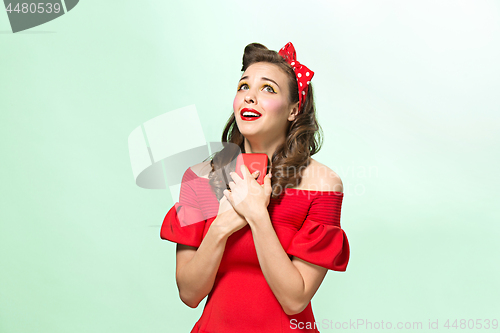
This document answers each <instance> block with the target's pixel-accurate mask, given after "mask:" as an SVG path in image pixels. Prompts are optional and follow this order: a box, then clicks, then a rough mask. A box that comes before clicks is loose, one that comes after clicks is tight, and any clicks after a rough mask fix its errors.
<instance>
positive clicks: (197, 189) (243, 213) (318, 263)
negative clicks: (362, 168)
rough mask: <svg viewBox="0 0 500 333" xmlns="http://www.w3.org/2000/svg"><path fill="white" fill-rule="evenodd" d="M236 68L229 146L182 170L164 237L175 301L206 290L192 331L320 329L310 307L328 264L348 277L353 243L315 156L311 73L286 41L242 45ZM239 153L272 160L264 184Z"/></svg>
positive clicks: (337, 195) (335, 191)
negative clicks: (273, 46)
mask: <svg viewBox="0 0 500 333" xmlns="http://www.w3.org/2000/svg"><path fill="white" fill-rule="evenodd" d="M242 71H243V75H242V77H241V80H240V81H239V82H238V86H237V91H236V97H235V98H234V102H233V109H234V113H233V114H232V115H231V117H230V119H229V120H228V122H227V125H226V128H225V130H224V133H223V135H222V142H224V143H225V148H224V149H222V150H221V151H220V152H218V153H217V154H215V156H214V157H213V158H212V159H211V160H210V161H206V162H202V163H200V164H197V165H195V166H193V167H190V168H188V169H187V170H186V172H185V173H184V176H183V180H182V184H181V193H180V198H179V202H178V203H176V204H175V205H174V207H172V208H171V209H170V211H169V212H168V213H167V215H166V216H165V219H164V221H163V225H162V228H161V232H160V237H161V238H162V239H166V240H170V241H172V242H176V243H178V245H177V252H176V260H177V266H176V280H177V286H178V289H179V295H180V298H181V299H182V301H183V302H184V303H185V304H186V305H188V306H189V307H192V308H195V307H197V306H198V304H199V303H200V302H201V301H202V300H203V299H204V298H205V297H206V296H207V295H208V298H207V302H206V305H205V308H204V310H203V314H202V316H201V318H200V319H199V320H198V322H197V323H196V324H195V326H194V327H193V329H192V331H191V333H194V332H201V333H225V332H231V333H234V332H244V333H248V332H259V333H263V332H273V333H274V332H319V331H318V329H317V328H318V327H319V323H315V319H314V315H313V312H312V308H311V302H310V301H311V299H312V297H313V296H314V294H315V293H316V291H317V290H318V288H319V286H320V285H321V282H322V281H323V279H324V277H325V275H326V273H327V270H328V269H331V270H336V271H345V270H346V267H347V263H348V261H349V244H348V240H347V237H346V235H345V233H344V231H343V230H342V229H341V227H340V210H341V205H342V199H343V187H342V182H341V180H340V178H339V176H338V175H337V174H336V173H335V172H333V171H332V170H331V169H330V168H328V167H327V166H325V165H323V164H321V163H319V162H317V161H315V160H313V159H312V158H311V156H312V155H314V154H315V153H317V152H318V151H319V149H320V147H321V144H318V142H317V140H316V137H315V136H316V135H317V134H319V133H318V131H319V130H320V127H319V125H318V123H317V121H316V115H315V106H314V100H313V91H312V86H311V84H310V81H311V79H312V77H313V75H314V72H313V71H311V70H309V69H308V68H307V67H306V66H304V65H302V64H300V62H298V61H297V59H296V55H295V49H294V47H293V45H292V44H291V43H288V44H287V45H285V47H283V48H282V49H281V50H280V51H279V53H278V52H275V51H272V50H269V49H267V48H266V47H265V46H263V45H261V44H257V43H252V44H249V45H247V46H246V47H245V51H244V55H243V68H242ZM318 136H319V135H318ZM319 139H321V136H319ZM241 152H243V153H265V154H267V156H268V158H269V162H270V167H269V172H268V173H267V174H266V177H265V178H264V184H263V185H260V184H259V183H258V182H257V181H256V180H255V178H256V177H258V172H256V173H254V174H250V172H249V171H248V168H247V167H246V166H243V167H242V169H241V172H242V175H243V177H239V176H238V174H237V173H236V172H234V171H235V161H236V157H237V156H238V154H240V153H241ZM339 304H340V303H339Z"/></svg>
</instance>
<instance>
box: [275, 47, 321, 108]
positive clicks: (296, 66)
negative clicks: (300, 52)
mask: <svg viewBox="0 0 500 333" xmlns="http://www.w3.org/2000/svg"><path fill="white" fill-rule="evenodd" d="M278 53H279V55H280V56H282V57H283V58H285V60H286V62H287V63H289V64H290V65H291V66H292V68H293V71H294V72H295V77H296V78H297V86H298V88H299V111H300V110H302V106H303V105H304V102H305V100H306V96H307V90H308V89H309V83H311V79H312V77H313V75H314V72H313V71H312V70H310V69H309V68H307V67H306V66H305V65H302V64H301V63H300V62H298V61H297V56H296V54H295V48H294V47H293V44H292V43H291V42H288V43H287V44H286V45H285V46H283V47H282V48H281V50H280V51H279V52H278Z"/></svg>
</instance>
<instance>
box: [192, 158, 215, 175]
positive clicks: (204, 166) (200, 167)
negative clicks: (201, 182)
mask: <svg viewBox="0 0 500 333" xmlns="http://www.w3.org/2000/svg"><path fill="white" fill-rule="evenodd" d="M191 170H193V172H194V173H195V174H196V175H197V176H198V177H201V178H207V179H208V174H209V172H210V171H211V170H212V167H211V166H210V160H208V161H205V162H201V163H198V164H195V165H193V166H192V167H191Z"/></svg>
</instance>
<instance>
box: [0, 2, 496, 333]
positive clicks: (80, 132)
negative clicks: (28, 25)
mask: <svg viewBox="0 0 500 333" xmlns="http://www.w3.org/2000/svg"><path fill="white" fill-rule="evenodd" d="M289 41H291V42H293V43H294V45H295V47H296V50H297V58H298V60H299V61H300V62H302V63H304V64H306V65H307V66H308V67H309V68H311V69H312V70H313V71H315V77H314V79H313V85H314V89H315V98H316V102H317V103H316V106H317V112H318V118H319V121H320V124H321V126H322V128H323V131H324V133H325V137H324V138H325V143H324V146H323V149H322V150H321V151H320V153H319V154H317V155H315V159H316V160H318V161H319V162H321V163H323V164H326V165H327V166H329V167H330V168H332V169H333V170H334V171H336V172H337V173H338V174H339V175H340V176H341V178H342V180H343V183H344V192H345V197H344V203H343V209H342V220H341V223H342V227H343V229H344V230H345V231H346V234H347V236H348V238H349V243H350V246H351V259H350V263H349V266H348V268H347V271H346V272H344V273H340V272H333V271H329V273H328V274H327V276H326V278H325V280H324V282H323V284H322V285H321V287H320V289H319V290H318V292H317V294H316V295H315V296H314V298H313V301H312V306H313V310H314V313H315V317H316V320H317V321H318V322H319V321H322V320H323V319H328V320H333V321H339V322H343V321H347V322H349V320H352V321H356V320H358V319H363V320H369V321H371V322H381V321H382V320H383V321H384V322H388V321H390V322H392V324H393V326H395V325H396V323H397V322H403V323H405V322H422V323H423V327H424V330H420V331H426V329H425V328H427V327H428V322H429V319H430V320H432V321H436V320H439V327H440V331H441V330H442V331H448V330H447V329H444V328H443V324H444V323H445V321H446V320H447V319H450V320H452V321H453V320H455V319H459V320H460V319H467V320H468V319H473V320H474V321H475V320H476V319H482V320H484V319H490V320H491V319H500V315H499V310H500V306H499V296H500V292H499V288H498V281H499V280H500V268H499V265H498V261H497V260H498V254H499V249H500V246H499V245H498V236H499V232H500V227H499V225H498V221H499V215H500V214H499V210H498V206H495V205H496V204H498V199H499V197H498V186H499V185H500V182H499V177H498V175H497V172H498V165H499V155H498V146H499V143H500V142H499V141H500V140H499V139H500V137H499V130H500V116H499V111H500V101H499V99H498V92H499V91H500V62H499V61H498V59H500V2H499V1H477V0H475V1H472V0H470V1H439V2H435V1H422V0H419V1H404V2H403V1H396V0H394V1H369V0H365V1H309V2H305V1H287V2H270V1H255V2H239V1H217V2H207V1H198V2H191V1H185V2H181V1H120V2H118V1H113V2H108V3H107V2H104V1H95V0H86V1H80V3H79V4H78V5H77V6H76V7H75V8H74V9H73V10H72V11H71V12H69V13H68V14H66V15H63V16H61V17H60V18H58V19H56V20H53V21H51V22H48V23H46V24H44V25H41V26H38V27H35V28H33V29H30V30H26V31H24V32H20V33H16V34H13V33H12V32H11V30H10V25H9V21H8V18H7V13H6V12H4V11H3V12H0V130H1V142H0V149H1V161H2V165H1V171H2V172H1V184H2V191H1V209H0V332H2V333H14V332H51V333H56V332H72V333H77V332H82V333H83V332H85V333H88V332H189V331H190V330H191V328H192V327H193V326H194V324H195V322H196V320H197V319H198V318H199V317H200V315H201V313H202V310H203V306H204V304H205V301H203V302H202V303H200V305H199V306H198V308H196V309H191V308H189V307H187V306H186V305H184V304H183V303H182V302H181V300H180V299H179V297H178V292H177V287H176V283H175V244H174V243H171V242H169V241H163V240H161V239H160V237H159V228H160V225H161V222H162V220H163V217H164V215H165V214H166V212H167V211H168V210H169V209H170V207H171V206H172V205H173V203H174V201H173V200H172V198H171V197H170V194H169V192H168V191H167V190H146V189H143V188H140V187H138V186H136V185H135V180H134V178H133V175H132V170H131V165H130V159H129V155H128V146H127V138H128V135H129V134H130V132H131V131H132V130H133V129H134V128H136V127H137V126H140V125H141V124H142V123H144V122H146V121H147V120H149V119H152V118H154V117H156V116H158V115H161V114H163V113H165V112H168V111H170V110H174V109H177V108H180V107H183V106H186V105H190V104H195V105H196V108H197V110H198V112H199V117H200V120H201V122H202V126H203V131H204V135H205V137H206V139H207V141H217V140H220V136H221V134H222V130H223V126H224V124H225V122H226V120H227V118H228V117H229V115H230V113H231V112H232V100H233V97H234V94H235V91H236V84H237V81H238V79H239V77H240V74H241V72H240V68H241V57H242V54H243V49H244V47H245V45H247V44H248V43H251V42H260V43H263V44H264V45H266V46H268V47H269V48H271V49H274V50H278V49H279V48H281V47H282V46H284V45H285V44H286V43H287V42H289ZM186 131H187V133H188V131H189V128H186ZM360 329H363V327H360ZM458 330H460V328H459V329H458ZM490 330H491V329H490ZM320 331H322V332H326V331H331V330H327V329H320ZM434 331H436V330H434ZM460 331H462V330H460ZM467 331H470V330H467Z"/></svg>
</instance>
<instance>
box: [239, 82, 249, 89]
mask: <svg viewBox="0 0 500 333" xmlns="http://www.w3.org/2000/svg"><path fill="white" fill-rule="evenodd" d="M242 89H243V90H247V89H248V85H247V84H246V83H243V84H242V85H241V86H240V87H239V88H238V90H242Z"/></svg>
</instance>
